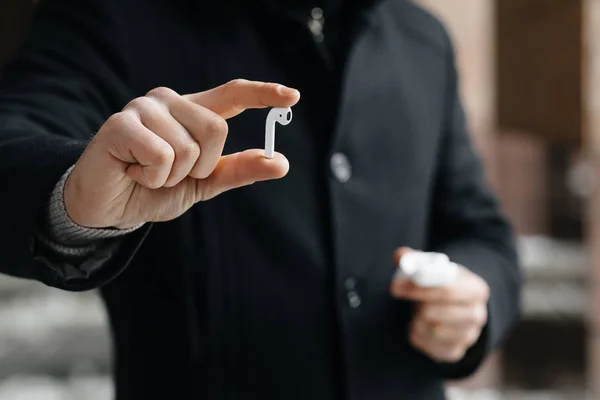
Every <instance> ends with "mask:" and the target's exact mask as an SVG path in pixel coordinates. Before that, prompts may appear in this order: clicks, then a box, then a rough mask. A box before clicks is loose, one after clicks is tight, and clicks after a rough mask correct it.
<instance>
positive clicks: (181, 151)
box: [175, 142, 200, 160]
mask: <svg viewBox="0 0 600 400" xmlns="http://www.w3.org/2000/svg"><path fill="white" fill-rule="evenodd" d="M175 153H176V157H177V158H185V159H186V160H192V159H193V160H196V159H197V158H198V157H199V156H200V146H199V145H198V143H197V142H185V143H183V144H181V145H180V146H179V148H178V149H177V151H176V152H175Z"/></svg>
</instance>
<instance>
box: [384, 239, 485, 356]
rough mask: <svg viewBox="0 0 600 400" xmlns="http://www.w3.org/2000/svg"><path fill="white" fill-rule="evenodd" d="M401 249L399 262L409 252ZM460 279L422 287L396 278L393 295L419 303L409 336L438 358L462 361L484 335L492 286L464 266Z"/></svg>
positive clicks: (418, 347) (429, 353)
mask: <svg viewBox="0 0 600 400" xmlns="http://www.w3.org/2000/svg"><path fill="white" fill-rule="evenodd" d="M408 251H412V250H409V249H406V248H402V249H399V250H398V251H396V254H395V255H394V258H395V263H396V265H397V264H398V261H399V260H400V258H401V257H402V255H404V254H406V252H408ZM459 268H460V270H459V273H458V277H457V279H456V280H455V281H454V282H453V283H452V284H450V285H448V286H445V287H433V288H420V287H417V286H415V285H414V284H413V283H411V282H410V281H409V280H407V279H394V281H392V284H391V293H392V296H394V297H396V298H398V299H404V300H409V301H413V302H414V303H415V306H416V312H415V316H414V318H413V321H412V324H411V329H410V337H409V340H410V342H411V344H412V345H413V346H414V347H415V348H417V349H419V350H421V351H422V352H424V353H425V354H427V355H428V356H429V357H430V358H432V359H433V360H434V361H437V362H442V363H447V362H457V361H460V360H461V359H462V358H463V357H464V356H465V354H466V352H467V350H469V348H471V347H472V346H473V345H474V344H475V343H476V342H477V340H478V339H479V337H480V336H481V332H482V330H483V327H484V326H485V324H486V322H487V318H488V314H487V302H488V299H489V293H490V289H489V287H488V285H487V283H486V282H485V281H484V280H483V279H482V278H481V277H479V276H478V275H476V274H474V273H473V272H471V271H469V270H468V269H467V268H465V267H464V266H460V267H459Z"/></svg>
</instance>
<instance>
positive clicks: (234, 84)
mask: <svg viewBox="0 0 600 400" xmlns="http://www.w3.org/2000/svg"><path fill="white" fill-rule="evenodd" d="M247 83H248V80H246V79H242V78H237V79H232V80H230V81H229V82H227V83H226V84H225V86H226V88H227V89H231V88H238V87H240V86H244V85H246V84H247Z"/></svg>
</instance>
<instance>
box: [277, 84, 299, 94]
mask: <svg viewBox="0 0 600 400" xmlns="http://www.w3.org/2000/svg"><path fill="white" fill-rule="evenodd" d="M277 91H278V92H279V94H282V95H284V96H293V95H295V94H297V93H298V91H297V90H296V89H292V88H289V87H286V86H283V85H279V87H278V88H277Z"/></svg>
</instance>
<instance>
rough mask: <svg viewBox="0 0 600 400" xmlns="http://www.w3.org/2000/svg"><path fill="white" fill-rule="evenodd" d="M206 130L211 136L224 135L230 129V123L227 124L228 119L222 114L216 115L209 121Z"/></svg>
mask: <svg viewBox="0 0 600 400" xmlns="http://www.w3.org/2000/svg"><path fill="white" fill-rule="evenodd" d="M206 130H207V133H209V134H210V136H218V137H224V136H226V135H227V133H228V131H229V125H227V121H225V120H224V119H223V118H221V117H220V116H215V117H214V118H211V119H210V120H208V121H207V123H206Z"/></svg>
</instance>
